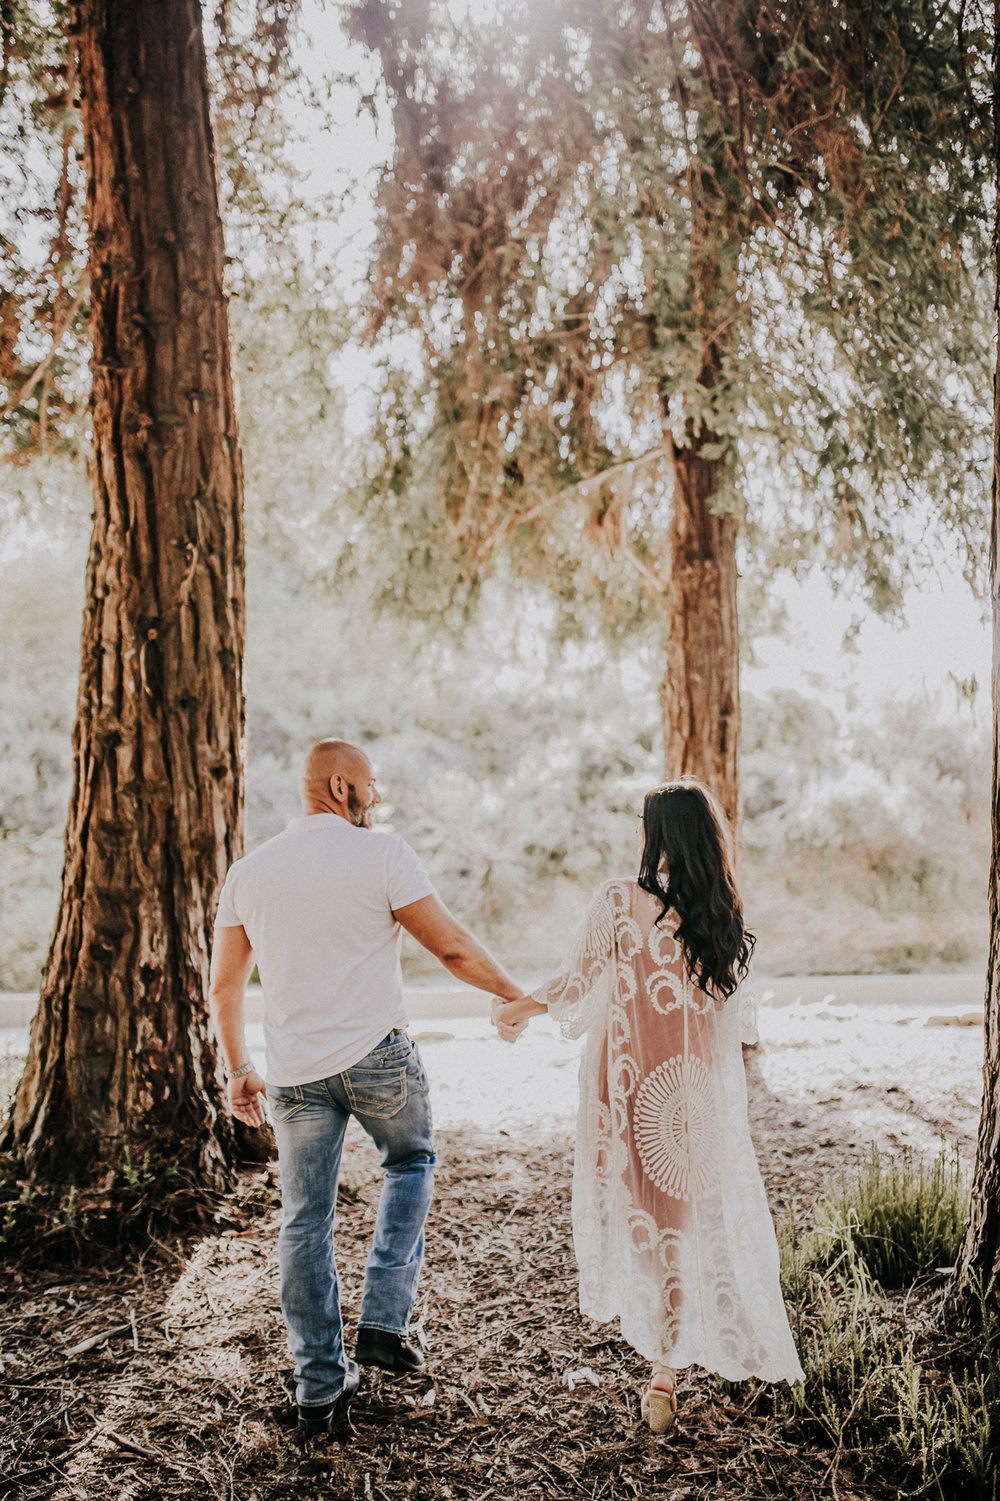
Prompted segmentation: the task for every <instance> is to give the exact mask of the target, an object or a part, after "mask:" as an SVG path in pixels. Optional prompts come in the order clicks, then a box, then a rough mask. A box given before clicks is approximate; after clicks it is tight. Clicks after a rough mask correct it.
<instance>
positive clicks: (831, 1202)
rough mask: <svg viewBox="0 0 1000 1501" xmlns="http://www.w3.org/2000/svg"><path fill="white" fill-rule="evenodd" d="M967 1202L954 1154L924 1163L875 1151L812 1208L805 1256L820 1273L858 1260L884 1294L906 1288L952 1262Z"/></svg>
mask: <svg viewBox="0 0 1000 1501" xmlns="http://www.w3.org/2000/svg"><path fill="white" fill-rule="evenodd" d="M968 1203H969V1185H968V1182H967V1180H966V1176H965V1173H964V1172H963V1171H962V1166H961V1163H960V1162H959V1158H958V1151H957V1148H955V1149H948V1148H946V1147H944V1146H942V1148H941V1150H940V1151H939V1152H938V1155H937V1156H936V1157H935V1158H934V1160H933V1161H932V1162H930V1163H927V1162H924V1161H923V1160H917V1159H915V1158H914V1156H913V1154H912V1152H904V1153H903V1155H902V1156H901V1157H899V1158H885V1157H883V1156H882V1154H881V1153H880V1152H879V1150H878V1148H877V1147H875V1146H873V1147H872V1148H871V1152H870V1154H869V1156H868V1159H867V1161H866V1162H865V1163H864V1165H863V1166H862V1167H861V1168H860V1169H858V1171H857V1172H855V1173H853V1174H852V1175H851V1176H850V1177H841V1179H840V1180H839V1182H838V1183H837V1184H836V1185H834V1186H833V1187H830V1188H827V1189H826V1191H825V1192H824V1193H823V1194H821V1196H820V1197H819V1198H818V1199H817V1201H816V1203H815V1204H814V1205H813V1211H812V1233H811V1235H810V1236H809V1237H808V1238H807V1241H806V1242H805V1244H804V1246H803V1254H804V1255H805V1257H806V1260H807V1261H808V1262H809V1263H811V1264H812V1265H814V1266H817V1267H819V1268H820V1269H829V1268H831V1267H834V1266H836V1265H837V1263H838V1262H840V1261H841V1260H843V1259H844V1258H847V1259H848V1260H850V1259H856V1260H857V1261H858V1262H859V1263H860V1264H862V1265H863V1266H864V1268H865V1271H866V1272H867V1274H868V1276H869V1277H871V1278H873V1279H874V1281H876V1282H878V1283H879V1284H880V1285H881V1286H882V1287H886V1288H888V1287H904V1286H906V1285H907V1284H908V1283H910V1282H912V1281H913V1280H914V1278H916V1277H920V1276H923V1275H926V1274H927V1273H929V1272H933V1271H934V1269H935V1268H936V1267H941V1266H951V1265H952V1264H953V1263H954V1261H955V1258H956V1256H957V1255H958V1251H959V1247H960V1246H961V1243H962V1237H963V1235H964V1234H965V1222H966V1214H967V1209H968Z"/></svg>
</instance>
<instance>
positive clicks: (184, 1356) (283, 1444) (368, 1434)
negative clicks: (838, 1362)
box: [0, 1099, 893, 1501]
mask: <svg viewBox="0 0 1000 1501" xmlns="http://www.w3.org/2000/svg"><path fill="white" fill-rule="evenodd" d="M757 1115H758V1130H759V1134H760V1135H761V1136H762V1137H763V1138H764V1139H765V1140H764V1144H763V1145H762V1161H763V1164H764V1167H765V1171H766V1172H767V1171H768V1170H769V1168H770V1167H773V1169H774V1181H773V1183H772V1190H773V1192H774V1193H775V1194H776V1196H777V1197H783V1196H784V1191H786V1190H787V1189H788V1187H789V1186H790V1185H791V1186H794V1185H793V1184H792V1178H791V1176H790V1174H789V1168H788V1161H787V1159H786V1157H785V1155H784V1153H783V1148H782V1145H781V1144H782V1141H783V1132H782V1130H781V1116H780V1110H775V1109H773V1108H772V1106H771V1104H770V1102H768V1101H767V1100H766V1099H765V1100H763V1101H759V1103H758V1107H757ZM353 1130H354V1128H353V1127H352V1132H353ZM827 1141H829V1145H830V1147H831V1148H833V1146H834V1143H833V1141H832V1140H830V1138H829V1137H827V1138H825V1139H824V1146H825V1145H826V1142H827ZM813 1155H814V1154H813ZM820 1155H822V1153H820ZM439 1156H440V1162H441V1165H440V1168H439V1176H438V1194H437V1199H436V1202H435V1207H434V1210H433V1212H432V1219H431V1223H430V1226H429V1233H428V1243H427V1265H426V1270H425V1274H424V1278H423V1281H422V1285H421V1297H420V1301H419V1304H418V1317H417V1320H416V1331H417V1336H418V1337H419V1338H420V1339H421V1340H422V1342H424V1344H425V1346H426V1350H427V1367H426V1371H425V1372H422V1373H420V1374H419V1375H416V1376H412V1377H405V1378H400V1377H394V1376H390V1375H386V1374H382V1373H377V1372H366V1373H365V1374H364V1377H363V1384H362V1388H361V1391H360V1393H359V1395H358V1397H357V1398H356V1399H355V1401H354V1402H353V1403H352V1404H351V1406H350V1408H349V1409H348V1410H347V1411H346V1412H345V1413H343V1414H338V1417H337V1420H336V1422H335V1426H334V1429H333V1431H332V1433H331V1434H330V1435H329V1436H328V1437H324V1438H322V1439H319V1440H315V1441H313V1442H312V1444H310V1445H309V1446H307V1447H303V1446H301V1445H300V1444H299V1442H298V1441H297V1439H296V1437H295V1434H294V1431H293V1429H292V1427H291V1426H290V1421H289V1420H290V1408H289V1405H288V1403H287V1399H286V1398H285V1396H284V1393H283V1389H282V1381H283V1377H284V1376H285V1374H286V1372H287V1370H288V1355H287V1350H286V1347H285V1336H284V1329H283V1325H282V1322H281V1315H280V1311H279V1307H278V1292H277V1267H276V1237H277V1230H278V1220H279V1211H278V1198H277V1189H276V1183H275V1177H274V1172H273V1170H272V1169H262V1170H257V1171H255V1172H252V1173H248V1174H246V1176H245V1177H244V1179H243V1181H242V1185H241V1189H240V1192H239V1194H238V1195H237V1196H236V1197H235V1198H234V1200H233V1201H232V1202H231V1203H230V1204H229V1205H228V1206H227V1211H226V1212H227V1216H228V1226H227V1227H226V1228H223V1229H221V1230H218V1231H215V1232H213V1233H212V1234H209V1235H205V1236H202V1237H201V1238H199V1239H198V1240H197V1241H195V1242H190V1241H189V1242H184V1241H182V1240H174V1241H171V1242H170V1243H164V1244H159V1245H153V1246H152V1247H150V1248H149V1250H147V1251H146V1252H145V1253H144V1254H143V1255H142V1256H139V1257H132V1258H131V1259H130V1260H129V1261H127V1262H126V1263H125V1264H123V1265H117V1266H114V1267H113V1268H104V1269H97V1268H94V1269H90V1270H86V1271H76V1272H72V1273H70V1272H67V1271H66V1270H65V1269H63V1270H62V1271H58V1270H53V1271H52V1272H51V1273H46V1272H39V1271H37V1270H27V1269H22V1270H21V1271H14V1273H13V1274H12V1275H11V1276H10V1277H9V1278H8V1279H7V1288H6V1296H5V1299H4V1304H3V1308H2V1311H0V1340H2V1343H0V1352H2V1365H3V1371H2V1382H3V1401H4V1413H3V1447H4V1449H5V1451H6V1453H5V1457H4V1459H3V1465H2V1472H0V1494H3V1495H4V1496H5V1497H10V1498H11V1501H34V1498H38V1501H41V1498H46V1501H56V1498H58V1501H63V1498H67V1501H68V1498H71V1497H72V1498H77V1497H79V1498H86V1501H112V1498H114V1501H133V1498H134V1501H140V1498H158V1501H160V1498H162V1501H170V1498H177V1497H191V1498H198V1501H201V1498H205V1501H208V1498H216V1497H218V1498H226V1501H236V1498H239V1501H293V1498H294V1501H299V1498H302V1497H314V1496H316V1497H320V1496H331V1497H337V1498H344V1501H348V1498H350V1501H397V1498H403V1497H406V1498H411V1497H412V1498H414V1501H424V1498H426V1501H444V1498H455V1501H488V1498H507V1497H512V1498H513V1497H516V1498H532V1497H537V1498H543V1497H544V1498H546V1501H553V1498H559V1501H563V1498H566V1501H570V1498H575V1497H588V1498H590V1501H600V1498H601V1497H607V1498H609V1501H610V1498H615V1501H618V1498H622V1501H630V1498H632V1497H643V1498H649V1501H688V1498H691V1501H694V1498H702V1497H712V1498H720V1501H726V1498H734V1501H735V1498H754V1501H758V1498H760V1501H763V1498H767V1497H782V1498H789V1497H795V1498H796V1501H812V1498H819V1497H835V1498H839V1501H868V1498H873V1497H883V1496H889V1495H892V1494H893V1492H892V1491H891V1489H888V1488H887V1489H885V1490H882V1491H875V1490H872V1489H871V1488H867V1489H865V1488H860V1489H859V1488H858V1487H857V1486H855V1485H853V1484H852V1483H851V1480H850V1474H849V1471H847V1470H846V1469H845V1468H844V1466H843V1465H841V1466H839V1467H838V1468H837V1469H836V1470H835V1469H834V1466H833V1463H832V1455H831V1452H830V1450H829V1449H823V1448H818V1447H817V1448H811V1447H808V1446H804V1445H803V1444H802V1443H801V1441H800V1440H797V1439H796V1437H795V1436H794V1435H792V1434H790V1433H789V1432H788V1431H786V1430H785V1429H784V1428H783V1425H782V1423H781V1421H780V1420H779V1419H778V1418H776V1417H775V1416H774V1415H773V1414H772V1413H770V1412H769V1403H768V1402H767V1401H766V1399H764V1400H762V1399H761V1393H760V1391H759V1389H758V1388H757V1387H756V1386H755V1384H754V1383H745V1384H744V1385H743V1386H741V1387H738V1388H727V1389H724V1388H722V1387H721V1386H720V1384H719V1383H717V1382H716V1381H714V1380H713V1379H712V1378H711V1377H709V1376H707V1375H705V1374H704V1373H697V1372H688V1373H685V1375H684V1377H683V1380H682V1385H681V1405H680V1413H679V1417H678V1423H677V1426H676V1429H675V1431H674V1433H673V1434H672V1435H671V1436H670V1437H669V1438H666V1439H662V1438H654V1437H652V1436H651V1435H650V1434H649V1433H648V1431H647V1430H646V1429H645V1428H644V1427H643V1425H642V1423H641V1421H640V1418H639V1390H640V1386H641V1383H642V1379H643V1374H644V1367H643V1363H642V1362H641V1361H640V1360H639V1359H638V1358H637V1357H636V1356H635V1354H634V1353H633V1352H632V1350H631V1349H630V1348H629V1347H628V1346H627V1345H625V1344H623V1343H622V1341H621V1340H620V1339H618V1338H616V1337H615V1333H614V1329H613V1328H612V1326H599V1325H596V1324H593V1323H591V1322H590V1321H589V1320H584V1319H582V1318H581V1317H580V1315H579V1313H578V1312H577V1308H576V1274H575V1268H574V1263H573V1255H572V1245H571V1229H570V1217H569V1203H570V1175H571V1157H572V1146H571V1141H570V1133H569V1132H568V1131H561V1132H556V1133H552V1132H542V1131H538V1130H533V1131H530V1132H528V1133H527V1134H524V1135H519V1136H518V1137H517V1138H515V1137H513V1136H507V1135H503V1134H500V1135H490V1136H487V1135H485V1134H477V1133H475V1132H473V1131H469V1130H461V1131H451V1132H442V1133H440V1137H439ZM807 1159H808V1160H807ZM840 1160H841V1162H842V1160H843V1158H842V1156H841V1159H840ZM803 1161H805V1162H806V1174H807V1178H809V1177H812V1176H813V1174H814V1172H815V1171H817V1169H816V1165H815V1163H814V1161H813V1157H812V1156H810V1154H808V1153H806V1154H805V1155H804V1157H803ZM378 1186H379V1173H378V1163H377V1159H376V1157H375V1154H374V1152H373V1150H372V1149H371V1148H370V1146H369V1144H368V1143H367V1141H366V1140H365V1139H364V1138H363V1137H362V1136H361V1135H360V1133H359V1134H358V1135H357V1136H353V1135H352V1136H351V1138H350V1139H349V1147H348V1150H347V1152H346V1154H345V1168H344V1182H343V1186H342V1192H341V1199H340V1204H339V1208H338V1242H337V1243H338V1260H339V1264H340V1267H341V1274H342V1280H343V1283H344V1304H345V1320H346V1323H347V1326H348V1329H349V1330H352V1329H353V1325H354V1321H355V1319H356V1316H357V1308H358V1299H359V1293H360V1276H361V1269H362V1267H363V1262H364V1256H365V1254H366V1249H367V1243H368V1240H369V1237H370V1234H371V1228H372V1223H373V1219H374V1213H375V1205H376V1200H377V1194H378ZM807 1186H808V1185H807Z"/></svg>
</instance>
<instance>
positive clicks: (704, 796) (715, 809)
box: [639, 778, 757, 1000]
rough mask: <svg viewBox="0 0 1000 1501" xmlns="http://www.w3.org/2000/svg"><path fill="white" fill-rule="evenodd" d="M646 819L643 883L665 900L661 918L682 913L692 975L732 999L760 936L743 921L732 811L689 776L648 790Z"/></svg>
mask: <svg viewBox="0 0 1000 1501" xmlns="http://www.w3.org/2000/svg"><path fill="white" fill-rule="evenodd" d="M642 825H643V832H644V834H645V843H644V845H643V850H642V864H641V865H640V867H639V885H640V886H641V887H642V889H643V891H648V892H649V893H650V895H651V896H655V897H658V898H659V900H660V901H661V902H662V903H663V911H662V912H661V913H660V915H659V917H658V918H657V919H656V921H657V922H658V923H659V922H662V921H663V918H664V917H665V916H666V914H667V913H668V912H670V911H671V910H673V911H674V912H676V913H677V916H678V918H679V919H680V921H679V923H678V925H677V939H678V941H679V943H680V945H681V947H682V948H683V950H684V957H685V958H686V960H687V963H688V968H689V970H690V971H691V975H692V978H693V979H694V981H695V983H696V984H697V985H699V986H700V987H701V989H702V990H705V991H708V992H709V993H711V994H712V995H715V996H716V997H717V998H719V999H721V1000H728V998H729V996H731V995H732V993H733V991H734V990H735V989H736V987H737V985H738V984H739V982H740V981H741V980H742V979H743V978H744V976H745V975H746V972H747V970H748V969H749V967H750V955H751V954H752V953H753V949H754V944H755V943H756V941H757V940H756V938H755V937H754V935H753V934H752V933H750V932H748V931H747V929H746V927H745V926H744V923H743V903H742V902H741V901H740V894H739V892H738V891H737V890H736V882H735V881H734V879H733V870H732V863H731V861H730V856H729V835H728V830H727V827H726V820H725V816H724V814H723V813H722V810H721V809H720V808H719V806H718V804H717V803H716V801H715V799H714V797H713V796H712V794H711V793H710V792H709V791H708V789H707V788H706V787H703V786H702V785H701V783H700V782H695V781H693V780H688V779H687V778H685V779H683V780H682V781H678V782H666V783H664V785H663V786H662V787H654V789H653V791H652V792H647V793H646V800H645V802H644V804H643V808H642ZM664 867H665V870H664V869H663V868H664ZM663 874H665V875H666V878H667V884H666V886H665V887H664V885H663V881H662V875H663Z"/></svg>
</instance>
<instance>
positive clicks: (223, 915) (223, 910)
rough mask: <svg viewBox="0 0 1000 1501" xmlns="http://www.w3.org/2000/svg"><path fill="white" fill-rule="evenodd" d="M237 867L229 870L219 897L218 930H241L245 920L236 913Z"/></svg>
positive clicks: (216, 922)
mask: <svg viewBox="0 0 1000 1501" xmlns="http://www.w3.org/2000/svg"><path fill="white" fill-rule="evenodd" d="M235 887H236V866H235V865H232V866H230V868H229V874H228V875H227V876H226V879H225V882H224V884H223V887H222V895H221V896H220V897H219V907H218V911H217V912H216V914H215V926H216V927H217V928H241V927H242V926H243V919H242V917H240V916H239V914H238V913H237V911H236V891H235Z"/></svg>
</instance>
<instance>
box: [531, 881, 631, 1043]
mask: <svg viewBox="0 0 1000 1501" xmlns="http://www.w3.org/2000/svg"><path fill="white" fill-rule="evenodd" d="M614 946H615V916H614V912H613V910H612V907H611V902H610V900H609V899H608V893H607V890H606V889H605V888H604V887H601V889H600V890H599V891H597V892H595V894H594V896H593V899H592V900H591V903H590V906H589V907H588V908H587V914H586V916H585V917H584V919H583V925H582V927H581V928H580V931H579V933H578V934H577V936H576V940H575V942H574V944H573V947H572V949H571V950H570V953H569V957H568V958H567V960H566V962H565V963H564V964H563V966H562V968H561V969H560V970H559V972H558V973H557V974H555V975H553V977H552V979H551V980H547V981H546V982H545V984H544V985H539V987H538V989H537V990H533V991H532V993H531V998H532V1000H533V1001H538V1002H539V1004H540V1005H542V1006H545V1007H546V1008H547V1009H548V1011H549V1013H550V1015H551V1016H553V1017H555V1019H556V1021H558V1023H559V1026H560V1029H561V1031H562V1034H563V1036H564V1037H567V1038H573V1037H581V1036H582V1035H583V1033H584V1032H586V1031H587V1029H588V1027H590V1026H591V1024H592V1023H593V1022H594V1021H595V1020H596V1019H597V1017H598V1016H600V1015H601V1014H602V1013H604V1012H605V1011H606V1010H607V1003H608V995H609V992H610V988H611V973H612V958H613V955H614Z"/></svg>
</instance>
